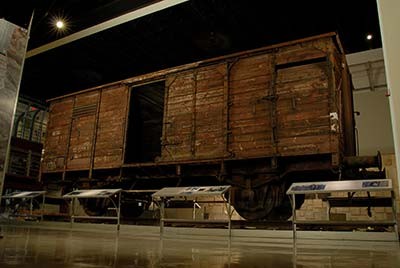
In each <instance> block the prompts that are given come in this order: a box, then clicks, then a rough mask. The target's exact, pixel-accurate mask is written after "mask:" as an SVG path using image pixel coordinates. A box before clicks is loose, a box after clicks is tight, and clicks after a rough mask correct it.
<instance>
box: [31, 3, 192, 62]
mask: <svg viewBox="0 0 400 268" xmlns="http://www.w3.org/2000/svg"><path fill="white" fill-rule="evenodd" d="M187 1H189V0H162V1H157V2H155V3H154V4H151V5H148V6H145V7H142V8H140V9H137V10H134V11H132V12H129V13H126V14H124V15H121V16H119V17H115V18H113V19H110V20H108V21H105V22H102V23H100V24H97V25H95V26H92V27H89V28H87V29H84V30H82V31H79V32H76V33H73V34H71V35H68V36H66V37H63V38H60V39H58V40H56V41H53V42H50V43H48V44H45V45H43V46H40V47H37V48H34V49H32V50H29V51H28V52H27V53H26V58H30V57H33V56H35V55H38V54H40V53H43V52H46V51H48V50H51V49H54V48H56V47H59V46H63V45H65V44H68V43H71V42H73V41H76V40H79V39H81V38H84V37H87V36H90V35H92V34H95V33H98V32H101V31H104V30H107V29H110V28H112V27H115V26H117V25H120V24H122V23H125V22H128V21H132V20H135V19H138V18H141V17H144V16H146V15H149V14H152V13H155V12H158V11H160V10H163V9H166V8H169V7H172V6H175V5H179V4H181V3H184V2H187ZM63 30H64V29H63Z"/></svg>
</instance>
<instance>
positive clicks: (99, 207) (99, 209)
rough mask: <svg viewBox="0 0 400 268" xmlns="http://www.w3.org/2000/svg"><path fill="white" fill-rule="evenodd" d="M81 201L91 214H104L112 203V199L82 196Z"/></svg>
mask: <svg viewBox="0 0 400 268" xmlns="http://www.w3.org/2000/svg"><path fill="white" fill-rule="evenodd" d="M79 203H80V204H81V205H82V207H83V210H84V211H85V213H86V214H87V215H89V216H103V215H104V214H106V213H107V209H108V207H109V205H110V201H109V200H107V199H103V198H80V199H79Z"/></svg>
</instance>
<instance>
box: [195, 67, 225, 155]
mask: <svg viewBox="0 0 400 268" xmlns="http://www.w3.org/2000/svg"><path fill="white" fill-rule="evenodd" d="M225 75H226V65H225V64H218V65H212V66H208V67H203V68H199V69H198V70H197V72H196V100H195V102H196V103H195V114H194V119H195V120H194V123H195V126H194V127H193V128H192V129H193V130H194V133H193V135H194V140H193V141H192V143H193V144H192V156H194V157H195V158H197V159H202V158H209V159H212V158H219V157H223V156H224V154H225V152H226V146H225V145H224V135H225V133H226V132H225V129H226V127H225V126H226V117H225V114H224V107H225V105H227V103H224V100H225V98H224V94H225V92H224V86H225Z"/></svg>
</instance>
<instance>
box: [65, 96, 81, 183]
mask: <svg viewBox="0 0 400 268" xmlns="http://www.w3.org/2000/svg"><path fill="white" fill-rule="evenodd" d="M76 97H77V96H75V97H74V102H73V104H72V109H73V108H75V103H76ZM73 122H74V119H73V118H72V114H71V121H70V123H69V130H68V141H67V148H66V150H65V156H64V168H63V173H62V180H65V173H66V171H67V161H68V155H69V146H70V145H71V133H72V123H73Z"/></svg>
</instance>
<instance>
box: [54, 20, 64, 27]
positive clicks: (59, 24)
mask: <svg viewBox="0 0 400 268" xmlns="http://www.w3.org/2000/svg"><path fill="white" fill-rule="evenodd" d="M56 27H57V28H58V29H62V28H64V22H62V21H61V20H59V21H57V22H56Z"/></svg>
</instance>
